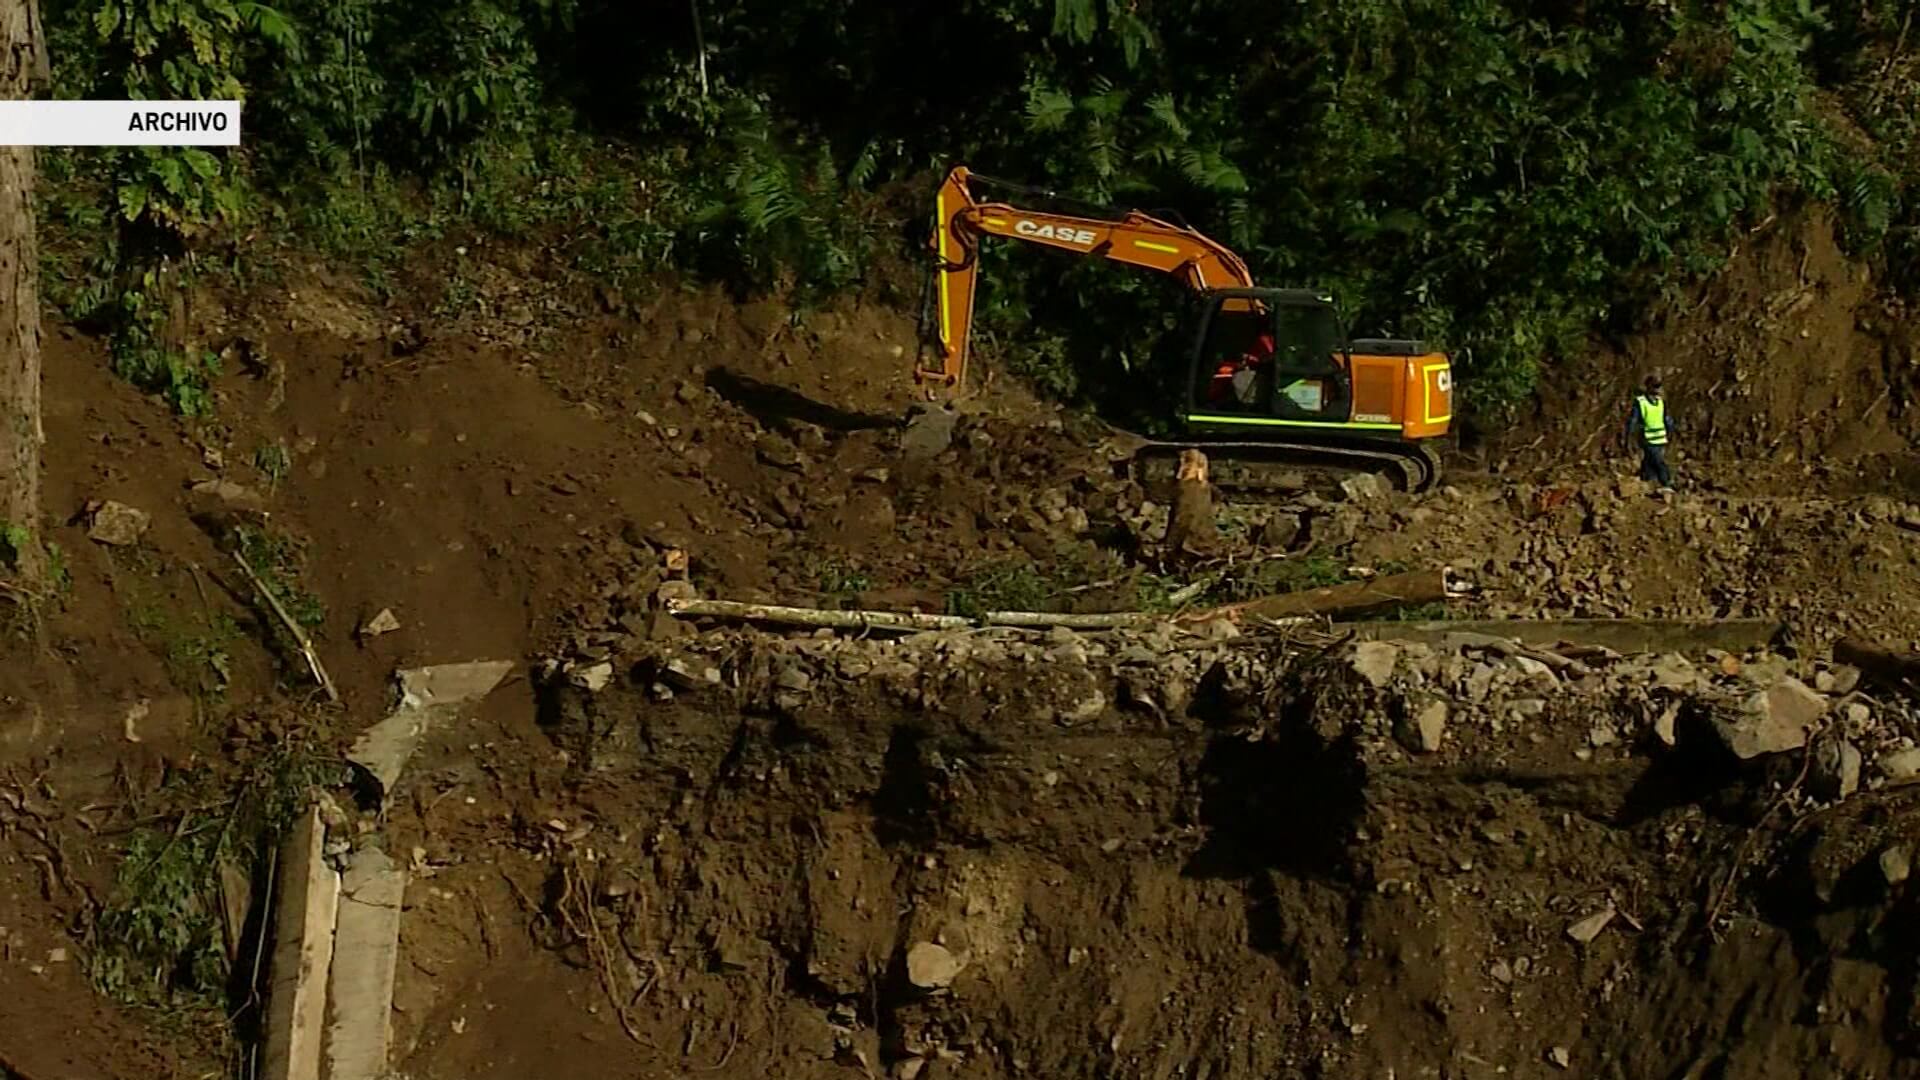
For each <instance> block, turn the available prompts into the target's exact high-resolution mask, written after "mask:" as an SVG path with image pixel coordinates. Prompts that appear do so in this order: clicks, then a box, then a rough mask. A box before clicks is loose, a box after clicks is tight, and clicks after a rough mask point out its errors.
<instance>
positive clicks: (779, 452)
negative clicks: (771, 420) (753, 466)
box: [753, 435, 805, 469]
mask: <svg viewBox="0 0 1920 1080" xmlns="http://www.w3.org/2000/svg"><path fill="white" fill-rule="evenodd" d="M753 449H754V453H756V454H757V455H759V457H760V460H761V461H764V462H766V463H767V464H769V465H772V466H773V467H774V468H777V469H798V468H800V467H801V465H802V463H803V462H804V461H805V459H804V458H803V457H801V455H800V451H799V450H797V449H795V448H794V445H793V444H792V443H790V442H788V441H787V440H785V439H783V438H781V437H780V436H778V435H762V436H760V438H759V439H758V440H756V441H755V442H754V444H753Z"/></svg>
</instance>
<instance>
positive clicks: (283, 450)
mask: <svg viewBox="0 0 1920 1080" xmlns="http://www.w3.org/2000/svg"><path fill="white" fill-rule="evenodd" d="M253 467H254V468H256V469H258V470H260V475H261V476H264V477H266V479H267V490H268V491H272V490H274V489H275V488H278V487H279V486H280V482H281V481H282V480H285V479H286V478H287V473H289V472H291V471H292V470H293V455H292V454H290V453H288V451H287V446H286V444H285V443H280V442H274V443H265V444H262V445H261V446H259V447H257V448H255V449H254V451H253Z"/></svg>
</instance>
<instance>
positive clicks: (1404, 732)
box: [1399, 698, 1447, 754]
mask: <svg viewBox="0 0 1920 1080" xmlns="http://www.w3.org/2000/svg"><path fill="white" fill-rule="evenodd" d="M1399 735H1400V742H1401V743H1402V744H1403V745H1405V746H1406V748H1407V749H1409V750H1412V751H1414V752H1415V753H1420V754H1432V753H1437V752H1438V751H1439V749H1440V747H1441V746H1442V745H1444V744H1445V742H1446V738H1447V703H1446V702H1444V701H1441V700H1439V699H1437V698H1436V699H1434V700H1431V701H1428V702H1426V703H1425V704H1423V705H1421V706H1419V707H1418V708H1417V709H1413V710H1412V711H1411V712H1409V713H1408V715H1407V718H1406V720H1405V722H1404V723H1402V724H1401V726H1400V732H1399Z"/></svg>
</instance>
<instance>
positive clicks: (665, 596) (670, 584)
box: [653, 581, 700, 607]
mask: <svg viewBox="0 0 1920 1080" xmlns="http://www.w3.org/2000/svg"><path fill="white" fill-rule="evenodd" d="M653 598H654V600H656V601H657V602H659V604H660V606H662V607H665V606H666V605H667V604H668V603H669V602H671V601H674V600H698V599H700V590H699V589H696V588H694V587H693V582H691V581H664V582H661V583H660V587H659V588H658V589H655V590H654V593H653Z"/></svg>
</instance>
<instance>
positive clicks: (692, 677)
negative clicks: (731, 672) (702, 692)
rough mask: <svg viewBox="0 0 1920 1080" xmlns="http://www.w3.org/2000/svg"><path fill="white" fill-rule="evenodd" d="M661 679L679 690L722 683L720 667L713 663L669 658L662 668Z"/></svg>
mask: <svg viewBox="0 0 1920 1080" xmlns="http://www.w3.org/2000/svg"><path fill="white" fill-rule="evenodd" d="M660 681H661V682H664V683H666V684H667V685H668V686H671V687H673V688H675V689H677V690H698V689H700V688H702V687H710V686H719V685H720V669H719V668H717V667H714V666H713V665H712V664H704V663H694V662H691V661H687V660H669V661H667V664H666V666H665V667H663V668H661V669H660Z"/></svg>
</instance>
